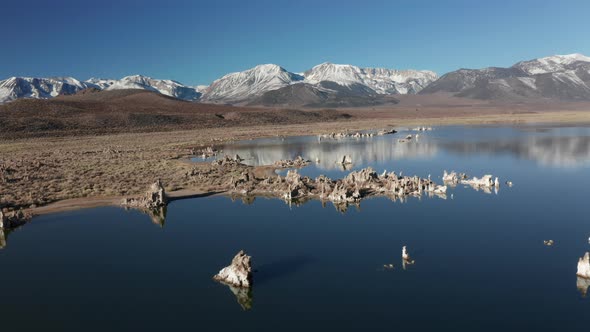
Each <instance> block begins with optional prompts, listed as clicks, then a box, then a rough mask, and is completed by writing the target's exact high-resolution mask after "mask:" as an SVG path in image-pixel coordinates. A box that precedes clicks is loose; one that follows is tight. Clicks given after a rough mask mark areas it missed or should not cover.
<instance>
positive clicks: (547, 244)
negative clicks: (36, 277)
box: [543, 240, 555, 247]
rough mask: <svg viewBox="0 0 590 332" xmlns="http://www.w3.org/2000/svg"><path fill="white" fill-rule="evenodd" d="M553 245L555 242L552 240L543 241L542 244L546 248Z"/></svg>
mask: <svg viewBox="0 0 590 332" xmlns="http://www.w3.org/2000/svg"><path fill="white" fill-rule="evenodd" d="M553 243H555V241H553V240H543V244H544V245H546V246H548V247H551V246H552V245H553Z"/></svg>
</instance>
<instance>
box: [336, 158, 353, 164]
mask: <svg viewBox="0 0 590 332" xmlns="http://www.w3.org/2000/svg"><path fill="white" fill-rule="evenodd" d="M338 164H342V165H351V164H352V158H351V157H350V156H342V158H340V160H338Z"/></svg>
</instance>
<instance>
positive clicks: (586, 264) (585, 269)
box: [576, 252, 590, 279]
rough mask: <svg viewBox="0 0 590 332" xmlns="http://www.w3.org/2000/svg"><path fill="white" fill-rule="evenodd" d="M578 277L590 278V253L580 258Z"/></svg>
mask: <svg viewBox="0 0 590 332" xmlns="http://www.w3.org/2000/svg"><path fill="white" fill-rule="evenodd" d="M576 275H577V276H578V277H581V278H585V279H590V253H588V252H587V253H586V254H585V255H584V257H581V258H580V259H579V260H578V272H577V273H576Z"/></svg>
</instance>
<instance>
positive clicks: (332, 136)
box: [318, 132, 375, 141]
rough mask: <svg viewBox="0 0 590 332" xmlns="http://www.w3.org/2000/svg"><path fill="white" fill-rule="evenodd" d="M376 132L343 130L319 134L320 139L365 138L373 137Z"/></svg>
mask: <svg viewBox="0 0 590 332" xmlns="http://www.w3.org/2000/svg"><path fill="white" fill-rule="evenodd" d="M373 136H375V134H373V133H361V132H355V133H349V132H341V133H329V134H320V135H318V140H320V141H321V140H322V139H343V138H364V137H373Z"/></svg>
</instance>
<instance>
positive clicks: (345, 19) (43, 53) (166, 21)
mask: <svg viewBox="0 0 590 332" xmlns="http://www.w3.org/2000/svg"><path fill="white" fill-rule="evenodd" d="M589 17H590V1H589V0H560V1H541V0H538V1H532V0H512V1H505V0H494V1H476V0H470V1H467V0H449V1H444V0H431V1H420V0H405V1H394V0H389V1H372V0H364V1H346V0H327V1H321V0H315V1H309V0H290V1H283V0H272V1H271V0H268V1H267V0H263V1H254V0H252V1H248V0H241V1H233V0H208V1H172V0H169V1H162V0H160V1H147V0H146V1H125V0H119V1H110V0H98V1H80V0H77V1H59V0H54V1H48V0H45V1H38V0H27V1H16V0H14V1H10V0H7V1H2V2H1V4H0V29H1V30H0V31H1V33H0V78H6V77H9V76H39V77H41V76H74V77H76V78H79V79H87V78H89V77H91V76H96V77H105V78H120V77H122V76H125V75H131V74H139V73H140V74H145V75H149V76H152V77H156V78H170V79H175V80H178V81H180V82H183V83H185V84H208V83H210V82H211V81H212V80H214V79H216V78H218V77H220V76H221V75H223V74H226V73H228V72H233V71H240V70H244V69H247V68H250V67H252V66H255V65H257V64H261V63H276V64H279V65H281V66H283V67H285V68H287V69H288V70H291V71H303V70H306V69H308V68H310V67H312V66H313V65H316V64H319V63H321V62H325V61H330V62H334V63H349V64H354V65H359V66H378V67H387V68H399V69H404V68H415V69H431V70H434V71H436V72H438V73H439V74H442V73H445V72H448V71H452V70H455V69H458V68H460V67H465V68H481V67H487V66H509V65H511V64H513V63H514V62H516V61H518V60H523V59H532V58H536V57H541V56H545V55H552V54H566V53H575V52H579V53H585V54H587V55H590V18H589Z"/></svg>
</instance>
